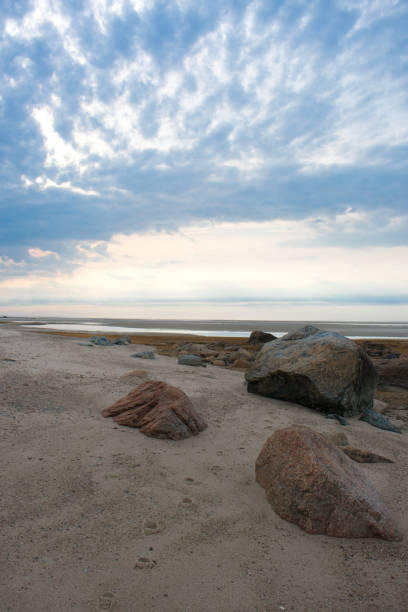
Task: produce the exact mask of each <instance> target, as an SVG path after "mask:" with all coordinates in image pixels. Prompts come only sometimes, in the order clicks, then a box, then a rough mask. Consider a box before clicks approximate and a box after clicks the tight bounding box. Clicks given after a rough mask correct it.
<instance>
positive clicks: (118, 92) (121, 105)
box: [0, 0, 408, 320]
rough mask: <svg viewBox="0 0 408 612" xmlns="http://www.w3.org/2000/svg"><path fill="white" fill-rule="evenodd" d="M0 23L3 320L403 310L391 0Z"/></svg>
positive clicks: (43, 5)
mask: <svg viewBox="0 0 408 612" xmlns="http://www.w3.org/2000/svg"><path fill="white" fill-rule="evenodd" d="M0 27H1V38H0V54H1V71H0V79H1V88H0V122H1V127H0V130H1V138H0V147H1V148H0V162H1V164H0V172H1V185H2V189H1V192H0V309H1V313H4V314H29V315H30V314H32V315H34V314H41V313H48V314H56V315H58V314H64V315H66V314H72V315H83V314H88V315H89V316H91V314H93V313H94V314H95V316H98V315H101V316H102V315H104V316H106V315H109V314H112V316H120V315H121V314H122V315H123V316H132V315H134V316H145V317H149V316H153V317H155V316H163V317H167V316H175V317H177V316H181V317H186V316H189V315H191V318H194V316H201V317H209V318H228V319H232V318H270V319H273V318H283V319H285V318H300V319H301V318H308V319H313V318H315V319H318V318H321V317H323V318H326V319H335V318H343V319H347V318H351V319H356V320H370V319H371V320H408V204H407V195H408V180H407V177H408V169H407V165H408V162H407V159H408V156H407V153H408V112H407V111H408V45H407V32H408V4H407V2H406V0H399V1H398V0H259V1H257V0H253V1H250V0H246V1H244V0H207V1H206V2H197V1H196V0H87V2H82V1H81V0H64V1H62V0H61V1H59V0H2V2H1V3H0ZM1 313H0V314H1Z"/></svg>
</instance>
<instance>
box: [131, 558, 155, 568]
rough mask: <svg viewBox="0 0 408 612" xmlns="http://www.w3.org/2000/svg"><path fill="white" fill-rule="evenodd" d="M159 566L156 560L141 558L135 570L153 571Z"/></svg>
mask: <svg viewBox="0 0 408 612" xmlns="http://www.w3.org/2000/svg"><path fill="white" fill-rule="evenodd" d="M155 565H157V563H156V561H155V560H154V559H149V558H148V557H139V558H138V560H137V561H136V563H135V569H153V567H154V566H155Z"/></svg>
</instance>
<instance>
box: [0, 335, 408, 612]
mask: <svg viewBox="0 0 408 612" xmlns="http://www.w3.org/2000/svg"><path fill="white" fill-rule="evenodd" d="M137 348H140V349H142V348H143V346H140V347H139V346H135V345H132V346H112V347H93V348H91V347H85V346H79V345H78V338H71V337H66V336H65V337H64V336H59V337H58V336H54V335H49V334H41V333H36V332H32V331H28V330H23V329H22V328H18V327H16V326H12V325H2V326H1V327H0V431H1V438H2V440H1V451H0V452H1V463H2V467H3V469H2V472H1V493H2V494H1V525H2V529H1V568H0V584H1V593H0V610H1V611H2V612H3V611H4V612H5V611H13V612H26V611H27V612H37V611H38V612H56V611H65V610H81V611H82V610H84V611H98V610H101V609H111V610H115V611H118V612H119V611H122V612H136V611H137V612H139V611H140V612H142V611H150V610H152V611H160V612H165V611H169V612H230V611H232V612H250V611H251V612H252V611H262V612H267V611H275V610H276V611H279V610H286V611H289V610H290V611H296V612H300V611H309V610H310V611H313V612H315V611H319V610H321V611H325V612H326V611H328V610H330V611H335V612H342V611H347V612H353V611H361V610H363V611H367V612H368V611H373V612H374V611H380V610H381V611H382V612H384V611H393V612H397V611H401V612H402V611H404V612H405V611H406V610H407V608H408V579H407V568H408V513H407V511H406V508H407V500H408V479H407V473H408V445H407V431H408V430H407V425H406V424H405V423H404V424H403V427H404V429H403V433H402V435H398V434H393V433H390V432H384V431H381V430H379V429H375V428H373V427H371V426H370V425H368V424H367V423H363V422H361V421H358V420H355V419H352V420H351V422H350V425H349V426H348V427H346V428H343V427H341V425H339V424H338V423H337V422H335V421H331V420H328V419H325V418H324V417H323V416H322V415H320V414H317V413H315V412H313V411H311V410H309V409H307V408H303V407H300V406H297V405H294V404H289V403H285V402H279V401H276V400H271V399H267V398H262V397H258V396H254V395H249V394H248V393H247V392H246V387H245V384H244V377H243V374H242V372H237V371H232V370H227V369H222V368H217V367H214V366H208V367H207V368H192V367H187V366H179V365H177V362H176V359H175V358H174V357H171V356H164V355H160V356H158V358H157V359H156V360H154V361H144V360H143V361H142V360H136V359H132V358H131V357H130V354H131V353H133V352H135V349H137ZM135 369H143V370H145V371H146V372H147V376H148V377H149V378H151V379H158V380H164V381H166V382H168V383H170V384H173V385H176V386H179V387H181V388H182V389H183V390H184V391H185V392H186V393H187V394H188V395H189V396H190V397H191V399H192V401H193V403H194V406H195V408H196V409H197V410H198V412H199V413H200V414H201V415H202V416H203V417H204V419H205V420H206V421H207V423H208V429H207V430H206V431H205V432H203V433H201V434H200V435H199V436H197V437H193V438H190V439H188V440H184V441H179V442H173V441H164V440H157V439H153V438H148V437H146V436H143V435H142V434H141V433H140V432H139V431H138V430H137V429H132V428H126V427H118V426H117V425H116V424H115V423H114V422H112V420H111V419H104V418H102V416H101V414H100V412H101V410H102V409H103V408H105V407H107V406H109V405H110V404H111V403H113V402H114V401H115V400H117V399H118V398H120V397H121V396H123V395H125V394H126V393H128V392H129V391H130V390H131V389H132V388H133V387H134V386H136V384H137V383H138V379H137V377H134V378H133V380H129V377H127V378H122V380H121V377H123V376H124V375H126V374H127V373H129V372H130V371H132V370H135ZM131 378H132V377H130V379H131ZM291 424H301V425H307V426H310V427H312V428H313V429H315V430H317V431H320V432H323V433H331V432H335V431H345V432H346V433H347V436H348V438H349V442H350V444H352V445H353V446H358V447H360V448H364V449H368V450H372V451H374V452H376V453H379V454H382V455H385V456H387V457H390V458H391V459H393V460H394V461H395V463H394V464H365V465H362V466H361V469H362V470H363V471H364V473H365V474H366V475H367V476H368V478H369V479H370V480H371V482H372V483H373V484H374V485H375V487H376V488H377V490H378V492H379V494H380V496H381V497H382V499H383V500H384V502H385V503H386V505H387V506H388V507H389V508H390V510H391V512H392V513H393V515H394V517H395V519H396V522H397V524H398V525H399V528H400V529H401V531H402V533H403V534H404V540H403V541H402V542H384V541H382V540H376V539H364V540H346V539H340V538H330V537H326V536H311V535H308V534H306V533H305V532H303V531H301V530H300V529H299V528H298V527H297V526H296V525H292V524H290V523H287V522H285V521H284V520H282V519H280V518H279V517H278V516H277V515H276V514H275V513H274V512H273V510H272V509H271V507H270V505H269V504H268V502H267V500H266V496H265V492H264V490H263V489H262V488H261V487H260V486H259V485H258V484H257V483H256V482H255V478H254V464H255V460H256V457H257V455H258V453H259V451H260V449H261V448H262V445H263V443H264V442H265V440H266V438H267V437H268V436H269V435H270V434H271V433H272V432H273V431H274V430H275V429H278V428H281V427H285V426H289V425H291ZM155 525H156V527H155ZM152 531H153V533H152Z"/></svg>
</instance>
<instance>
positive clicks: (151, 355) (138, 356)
mask: <svg viewBox="0 0 408 612" xmlns="http://www.w3.org/2000/svg"><path fill="white" fill-rule="evenodd" d="M131 357H135V358H136V359H156V355H155V354H154V352H153V351H140V353H133V354H132V355H131Z"/></svg>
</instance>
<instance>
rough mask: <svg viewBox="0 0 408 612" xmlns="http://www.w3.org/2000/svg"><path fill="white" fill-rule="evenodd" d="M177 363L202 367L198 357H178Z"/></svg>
mask: <svg viewBox="0 0 408 612" xmlns="http://www.w3.org/2000/svg"><path fill="white" fill-rule="evenodd" d="M177 363H179V364H180V365H189V366H204V364H203V362H202V360H201V357H199V356H198V355H179V356H178V359H177ZM204 367H205V366H204Z"/></svg>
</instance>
